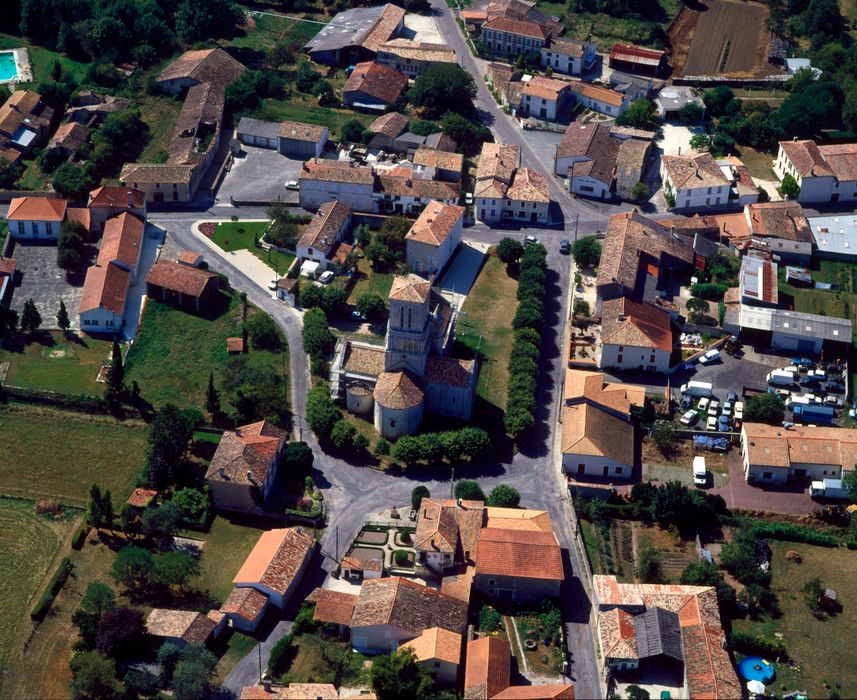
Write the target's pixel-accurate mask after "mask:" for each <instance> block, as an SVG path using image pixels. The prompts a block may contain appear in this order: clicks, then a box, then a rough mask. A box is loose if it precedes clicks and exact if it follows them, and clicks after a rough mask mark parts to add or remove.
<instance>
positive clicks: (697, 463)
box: [693, 456, 708, 486]
mask: <svg viewBox="0 0 857 700" xmlns="http://www.w3.org/2000/svg"><path fill="white" fill-rule="evenodd" d="M707 483H708V473H707V472H706V471H705V457H701V456H700V457H694V458H693V484H694V486H705V485H706V484H707Z"/></svg>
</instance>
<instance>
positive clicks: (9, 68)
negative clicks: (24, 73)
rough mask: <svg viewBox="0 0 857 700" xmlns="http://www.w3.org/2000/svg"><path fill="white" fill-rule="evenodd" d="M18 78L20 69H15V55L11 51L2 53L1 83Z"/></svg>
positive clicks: (0, 60)
mask: <svg viewBox="0 0 857 700" xmlns="http://www.w3.org/2000/svg"><path fill="white" fill-rule="evenodd" d="M17 77H18V69H17V68H16V67H15V54H14V53H12V52H11V51H3V52H2V53H0V82H5V81H7V80H12V79H14V78H17Z"/></svg>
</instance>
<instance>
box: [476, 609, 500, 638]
mask: <svg viewBox="0 0 857 700" xmlns="http://www.w3.org/2000/svg"><path fill="white" fill-rule="evenodd" d="M502 624H503V616H502V615H501V614H500V613H498V612H497V611H496V610H495V609H494V608H492V607H491V606H490V605H483V606H482V609H481V610H480V611H479V631H480V632H494V631H496V630H498V629H500V625H502Z"/></svg>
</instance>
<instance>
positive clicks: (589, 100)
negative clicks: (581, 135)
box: [568, 80, 631, 117]
mask: <svg viewBox="0 0 857 700" xmlns="http://www.w3.org/2000/svg"><path fill="white" fill-rule="evenodd" d="M568 87H569V89H570V90H571V95H572V97H573V98H574V99H576V100H577V101H578V102H580V103H581V104H582V105H583V106H584V107H585V108H586V109H591V110H592V111H593V112H598V113H600V114H606V115H607V116H610V117H618V116H619V115H620V114H622V113H623V112H624V111H625V109H626V108H627V107H628V105H629V104H631V100H630V99H628V96H627V95H624V94H622V93H621V92H616V91H615V90H610V89H609V88H604V87H600V86H598V85H593V84H591V83H583V82H580V81H578V80H574V81H572V82H570V83H569V84H568Z"/></svg>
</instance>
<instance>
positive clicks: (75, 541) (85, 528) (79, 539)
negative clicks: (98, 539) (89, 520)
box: [71, 525, 89, 550]
mask: <svg viewBox="0 0 857 700" xmlns="http://www.w3.org/2000/svg"><path fill="white" fill-rule="evenodd" d="M88 536H89V525H81V526H80V527H79V528H77V532H75V533H74V537H72V539H71V548H72V549H77V550H80V549H83V543H84V542H86V538H87V537H88Z"/></svg>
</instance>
